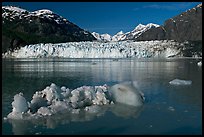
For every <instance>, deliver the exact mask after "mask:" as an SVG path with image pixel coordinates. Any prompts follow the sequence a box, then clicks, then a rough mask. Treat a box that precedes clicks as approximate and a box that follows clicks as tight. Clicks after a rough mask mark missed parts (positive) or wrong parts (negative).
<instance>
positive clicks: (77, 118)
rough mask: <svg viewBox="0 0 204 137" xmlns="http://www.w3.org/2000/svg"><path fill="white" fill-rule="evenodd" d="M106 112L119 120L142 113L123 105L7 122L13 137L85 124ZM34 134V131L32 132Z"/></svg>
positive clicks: (138, 108) (137, 108) (135, 116)
mask: <svg viewBox="0 0 204 137" xmlns="http://www.w3.org/2000/svg"><path fill="white" fill-rule="evenodd" d="M106 111H110V112H111V113H113V114H114V115H115V116H117V117H121V118H131V117H133V118H137V117H139V115H140V112H141V111H142V106H141V107H133V106H128V105H124V104H114V105H109V106H100V108H99V109H98V111H96V112H95V113H90V112H87V111H84V110H80V111H79V114H73V113H70V112H68V111H64V112H63V113H60V114H56V115H53V116H49V117H44V118H39V119H31V120H15V119H8V122H9V123H11V125H12V131H13V133H14V135H24V134H26V133H27V132H28V131H29V129H30V128H31V127H39V126H43V127H46V128H48V129H55V128H56V127H57V126H59V125H64V124H68V123H70V122H86V121H92V120H94V119H96V117H100V116H103V115H105V112H106ZM79 130H80V129H79ZM32 132H34V131H32Z"/></svg>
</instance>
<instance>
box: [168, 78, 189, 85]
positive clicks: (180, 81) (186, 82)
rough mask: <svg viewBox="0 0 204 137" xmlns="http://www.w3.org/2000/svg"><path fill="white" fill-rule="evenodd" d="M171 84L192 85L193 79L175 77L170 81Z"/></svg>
mask: <svg viewBox="0 0 204 137" xmlns="http://www.w3.org/2000/svg"><path fill="white" fill-rule="evenodd" d="M169 84H171V85H191V84H192V81H191V80H181V79H174V80H172V81H170V82H169Z"/></svg>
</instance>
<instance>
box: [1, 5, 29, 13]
mask: <svg viewBox="0 0 204 137" xmlns="http://www.w3.org/2000/svg"><path fill="white" fill-rule="evenodd" d="M2 10H9V11H12V12H18V13H22V12H26V11H27V10H25V9H22V8H19V7H14V6H2Z"/></svg>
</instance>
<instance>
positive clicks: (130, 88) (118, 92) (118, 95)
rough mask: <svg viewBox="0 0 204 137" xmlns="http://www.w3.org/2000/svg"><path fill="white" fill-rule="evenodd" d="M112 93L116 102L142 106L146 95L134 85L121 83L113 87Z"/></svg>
mask: <svg viewBox="0 0 204 137" xmlns="http://www.w3.org/2000/svg"><path fill="white" fill-rule="evenodd" d="M110 92H111V94H112V96H113V100H114V101H115V102H119V103H123V104H127V105H131V106H141V105H142V104H143V102H144V96H143V95H144V94H143V93H142V92H140V91H139V90H138V89H136V87H134V85H132V83H127V82H126V83H120V84H116V85H114V86H112V87H111V89H110Z"/></svg>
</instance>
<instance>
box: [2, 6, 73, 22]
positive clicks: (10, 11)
mask: <svg viewBox="0 0 204 137" xmlns="http://www.w3.org/2000/svg"><path fill="white" fill-rule="evenodd" d="M2 11H3V13H2V18H4V19H7V20H9V21H13V20H15V19H26V20H29V21H32V19H31V18H32V17H39V18H47V19H49V20H53V21H55V22H56V23H57V24H69V23H70V22H69V21H68V20H67V19H65V18H63V17H62V16H60V15H58V14H56V13H54V12H53V11H51V10H49V9H41V10H36V11H33V12H29V11H27V10H25V9H22V8H19V7H14V6H2Z"/></svg>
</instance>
